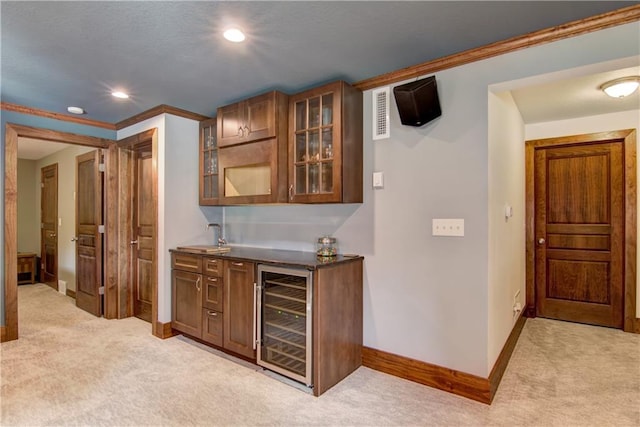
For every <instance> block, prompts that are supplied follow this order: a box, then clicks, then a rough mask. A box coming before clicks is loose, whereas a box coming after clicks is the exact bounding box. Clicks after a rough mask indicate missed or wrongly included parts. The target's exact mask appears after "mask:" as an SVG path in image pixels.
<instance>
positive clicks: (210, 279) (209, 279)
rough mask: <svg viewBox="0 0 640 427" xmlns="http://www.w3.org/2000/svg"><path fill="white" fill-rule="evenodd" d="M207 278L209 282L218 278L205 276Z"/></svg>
mask: <svg viewBox="0 0 640 427" xmlns="http://www.w3.org/2000/svg"><path fill="white" fill-rule="evenodd" d="M207 280H208V281H210V282H217V281H218V278H217V277H207Z"/></svg>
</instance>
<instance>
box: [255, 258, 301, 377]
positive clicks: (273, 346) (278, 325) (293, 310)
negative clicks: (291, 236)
mask: <svg viewBox="0 0 640 427" xmlns="http://www.w3.org/2000/svg"><path fill="white" fill-rule="evenodd" d="M258 276H259V278H260V285H259V286H258V289H259V299H258V325H257V327H258V364H259V365H261V366H264V367H266V368H268V369H270V370H272V371H274V372H277V373H279V374H282V375H285V376H287V377H289V378H292V379H294V380H296V381H300V382H303V383H305V384H306V385H307V386H312V381H311V354H312V353H311V346H312V340H311V337H312V335H311V318H312V313H311V297H312V292H311V288H312V280H311V279H312V272H310V271H307V270H303V269H286V268H280V267H272V266H267V265H260V266H258Z"/></svg>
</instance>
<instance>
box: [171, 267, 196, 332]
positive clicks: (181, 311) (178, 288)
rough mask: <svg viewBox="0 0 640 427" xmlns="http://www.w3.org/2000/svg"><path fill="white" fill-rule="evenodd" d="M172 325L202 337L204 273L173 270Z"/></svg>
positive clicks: (181, 330)
mask: <svg viewBox="0 0 640 427" xmlns="http://www.w3.org/2000/svg"><path fill="white" fill-rule="evenodd" d="M171 285H172V286H171V292H172V298H171V304H172V306H171V327H172V328H173V329H175V330H178V331H180V332H184V333H185V334H189V335H192V336H194V337H198V338H200V335H201V331H202V319H201V315H202V314H201V311H202V274H198V273H192V272H189V271H182V270H175V269H174V270H172V271H171Z"/></svg>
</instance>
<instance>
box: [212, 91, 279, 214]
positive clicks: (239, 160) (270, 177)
mask: <svg viewBox="0 0 640 427" xmlns="http://www.w3.org/2000/svg"><path fill="white" fill-rule="evenodd" d="M288 108H289V102H288V96H287V95H285V94H283V93H281V92H276V91H272V92H269V93H266V94H264V95H260V96H256V97H254V98H250V99H248V100H246V101H242V102H239V103H236V104H233V105H228V106H226V107H222V108H219V109H218V122H217V126H218V146H219V147H220V149H219V150H218V155H219V173H220V175H219V176H220V179H219V181H218V194H219V199H218V203H219V204H221V205H244V204H258V203H260V204H262V203H286V202H287V166H286V165H287V128H288V127H287V118H288ZM234 129H235V133H234V134H232V131H233V130H234Z"/></svg>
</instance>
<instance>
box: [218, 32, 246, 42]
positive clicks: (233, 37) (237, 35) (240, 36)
mask: <svg viewBox="0 0 640 427" xmlns="http://www.w3.org/2000/svg"><path fill="white" fill-rule="evenodd" d="M223 35H224V38H225V39H227V40H229V41H230V42H234V43H240V42H242V41H244V38H245V37H244V33H243V32H242V31H241V30H239V29H238V28H229V29H228V30H227V31H225V32H224V33H223Z"/></svg>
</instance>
